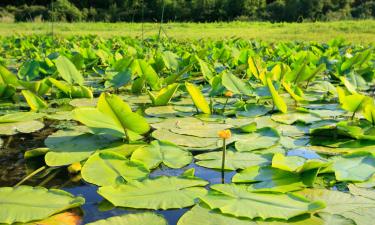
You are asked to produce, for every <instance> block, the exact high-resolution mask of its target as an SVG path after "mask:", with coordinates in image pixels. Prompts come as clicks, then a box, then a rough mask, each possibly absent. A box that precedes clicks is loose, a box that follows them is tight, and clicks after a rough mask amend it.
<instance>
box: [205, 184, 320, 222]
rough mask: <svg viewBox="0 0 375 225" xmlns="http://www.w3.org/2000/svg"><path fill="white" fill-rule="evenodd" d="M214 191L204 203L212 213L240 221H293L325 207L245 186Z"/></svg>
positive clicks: (224, 186)
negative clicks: (257, 219)
mask: <svg viewBox="0 0 375 225" xmlns="http://www.w3.org/2000/svg"><path fill="white" fill-rule="evenodd" d="M211 189H212V191H210V192H209V194H208V195H206V196H204V197H202V198H201V200H202V201H203V202H204V203H206V204H207V205H208V206H209V207H210V208H211V209H218V210H220V211H221V212H222V213H224V214H229V215H233V216H236V217H244V218H250V219H253V218H257V217H259V218H262V219H268V218H278V219H289V218H292V217H295V216H298V215H302V214H305V213H311V212H315V211H317V210H320V209H322V208H324V206H325V205H324V203H323V202H321V201H314V202H313V201H310V200H308V199H306V198H304V197H302V196H301V195H296V194H292V193H288V194H282V193H258V192H251V191H249V190H248V188H247V187H246V186H243V185H236V184H217V185H213V186H211Z"/></svg>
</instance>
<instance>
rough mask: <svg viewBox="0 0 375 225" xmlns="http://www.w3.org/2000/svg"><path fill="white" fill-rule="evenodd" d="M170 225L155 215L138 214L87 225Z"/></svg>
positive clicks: (115, 217) (147, 213) (148, 213)
mask: <svg viewBox="0 0 375 225" xmlns="http://www.w3.org/2000/svg"><path fill="white" fill-rule="evenodd" d="M151 224H152V225H168V222H167V221H166V220H165V219H164V218H163V217H162V216H160V215H157V214H155V213H150V212H146V213H137V214H125V215H122V216H114V217H110V218H108V219H104V220H98V221H95V222H92V223H88V224H87V225H151Z"/></svg>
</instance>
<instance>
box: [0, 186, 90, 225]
mask: <svg viewBox="0 0 375 225" xmlns="http://www.w3.org/2000/svg"><path fill="white" fill-rule="evenodd" d="M84 203H85V200H84V199H83V198H82V197H74V196H73V195H71V194H69V193H68V192H65V191H61V190H56V189H50V190H48V189H45V188H42V187H35V188H34V187H29V186H20V187H16V188H12V187H1V188H0V205H1V210H0V223H6V224H13V223H16V222H20V223H26V222H31V221H33V220H42V219H45V218H47V217H49V216H52V215H53V214H55V213H58V212H61V211H64V210H67V209H70V208H75V207H79V206H81V205H83V204H84Z"/></svg>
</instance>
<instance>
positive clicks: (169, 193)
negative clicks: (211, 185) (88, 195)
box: [98, 176, 208, 210]
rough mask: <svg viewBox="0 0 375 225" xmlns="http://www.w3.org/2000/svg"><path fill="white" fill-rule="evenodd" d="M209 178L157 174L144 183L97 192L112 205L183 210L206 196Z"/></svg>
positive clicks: (137, 182)
mask: <svg viewBox="0 0 375 225" xmlns="http://www.w3.org/2000/svg"><path fill="white" fill-rule="evenodd" d="M207 184H208V182H207V181H204V180H201V179H196V178H182V177H165V176H162V177H158V178H155V179H147V180H144V181H142V182H140V181H133V182H131V183H128V184H123V185H118V186H107V187H101V188H99V190H98V193H99V194H100V195H101V196H103V197H104V198H105V199H107V200H108V201H110V202H111V203H112V204H113V205H115V206H118V207H127V208H136V209H155V210H156V209H163V210H166V209H180V208H185V207H189V206H192V205H194V204H195V202H196V199H197V198H199V197H202V196H204V195H205V194H206V193H207V190H206V189H205V188H204V186H206V185H207Z"/></svg>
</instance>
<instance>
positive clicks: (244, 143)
mask: <svg viewBox="0 0 375 225" xmlns="http://www.w3.org/2000/svg"><path fill="white" fill-rule="evenodd" d="M279 140H280V135H279V134H278V132H277V131H276V130H275V129H273V128H262V129H260V130H258V131H257V132H254V133H250V134H246V135H243V136H241V138H240V139H239V140H238V141H237V142H236V144H235V146H236V149H237V151H240V152H245V151H254V150H258V149H265V148H269V147H271V146H273V145H275V144H277V143H278V142H279Z"/></svg>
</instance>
